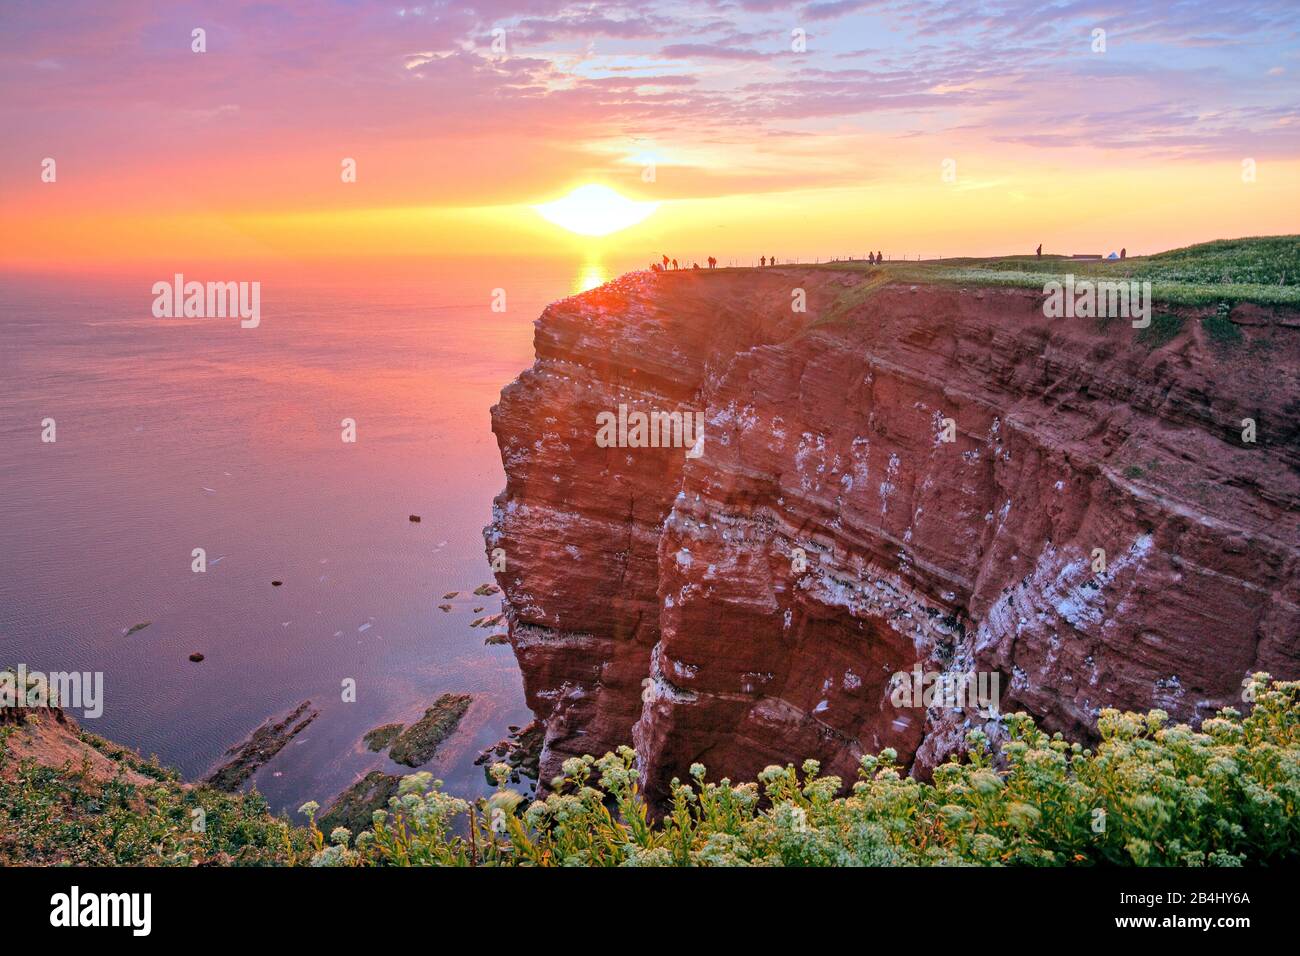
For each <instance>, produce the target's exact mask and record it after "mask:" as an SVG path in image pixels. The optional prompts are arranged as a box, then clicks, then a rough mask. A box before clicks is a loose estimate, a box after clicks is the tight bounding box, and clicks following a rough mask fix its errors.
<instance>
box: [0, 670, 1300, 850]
mask: <svg viewBox="0 0 1300 956" xmlns="http://www.w3.org/2000/svg"><path fill="white" fill-rule="evenodd" d="M1243 696H1244V697H1245V699H1247V700H1253V701H1254V704H1253V706H1252V707H1251V708H1250V713H1249V714H1248V715H1245V716H1243V715H1242V714H1241V713H1240V712H1238V711H1237V710H1235V709H1233V708H1225V709H1224V710H1221V711H1220V712H1219V713H1218V714H1217V715H1216V716H1215V717H1213V718H1211V719H1209V720H1206V721H1205V722H1204V724H1203V725H1202V726H1201V729H1200V730H1199V731H1193V730H1192V729H1191V728H1190V727H1188V726H1187V725H1185V724H1170V723H1169V720H1168V717H1167V715H1166V714H1164V713H1163V712H1162V711H1158V710H1153V711H1151V712H1150V713H1148V714H1145V715H1141V714H1133V713H1123V714H1122V713H1120V712H1118V711H1115V710H1103V711H1102V712H1101V715H1100V719H1099V721H1098V727H1097V729H1098V733H1099V735H1100V738H1101V739H1100V743H1099V744H1098V745H1097V748H1096V750H1095V751H1093V750H1090V749H1086V748H1084V747H1083V746H1081V745H1080V744H1078V743H1070V742H1067V741H1066V740H1064V739H1063V738H1062V736H1061V735H1060V734H1053V735H1048V734H1047V733H1045V732H1043V731H1042V730H1040V729H1038V728H1037V727H1036V726H1035V724H1034V721H1033V720H1032V719H1031V718H1029V717H1028V716H1026V715H1024V714H1013V715H1009V716H1006V717H1004V718H1003V726H1004V729H1005V740H1003V741H1002V742H1001V744H1000V745H999V746H997V747H993V746H992V745H991V742H990V740H989V739H988V738H987V737H986V736H985V735H984V734H983V733H982V732H980V731H972V732H971V733H970V734H968V735H967V738H966V743H967V749H966V752H965V753H964V754H963V755H961V756H960V757H954V758H953V759H952V760H951V761H950V762H949V763H947V764H944V765H943V766H941V767H939V768H937V769H936V771H935V773H934V779H933V781H932V782H930V783H924V782H921V781H918V780H915V779H913V778H910V777H907V776H904V775H903V772H902V768H901V767H900V766H899V765H898V763H897V754H896V753H895V752H894V751H893V750H890V749H886V750H884V751H882V752H881V753H880V754H879V756H867V757H864V758H863V759H862V761H861V767H860V769H859V772H858V779H857V781H856V782H854V783H853V785H852V787H851V788H850V790H849V792H848V793H847V795H842V796H841V795H840V794H842V793H844V785H843V782H842V781H841V780H840V779H839V778H838V777H834V776H822V775H821V774H820V770H821V768H820V767H819V766H818V764H817V762H816V761H813V760H808V761H805V762H804V763H803V765H802V767H800V768H798V769H796V768H795V767H794V766H793V765H787V766H784V767H780V766H771V767H768V768H767V769H765V770H764V771H763V772H762V773H761V774H759V776H758V780H757V781H755V782H748V783H740V784H733V783H732V782H731V781H730V780H727V779H723V780H719V781H717V782H710V781H708V780H707V779H706V776H707V775H706V771H705V768H704V767H702V766H700V765H699V764H695V765H693V766H692V767H691V768H690V777H689V779H688V780H687V781H685V782H682V781H676V780H675V781H673V785H672V789H671V793H670V796H669V800H668V804H667V806H666V807H664V808H663V811H664V812H663V816H662V817H661V818H658V819H656V818H655V817H654V816H652V814H651V813H650V810H649V808H648V807H647V805H646V803H645V801H644V799H643V798H642V795H641V793H640V790H639V786H638V775H637V771H636V769H635V754H634V753H633V752H632V750H630V749H629V748H627V747H622V748H619V750H618V752H617V753H613V754H606V755H605V756H604V757H601V758H600V759H595V758H592V757H583V758H572V759H570V760H567V761H565V762H564V765H563V774H562V776H561V777H558V778H557V779H556V780H554V781H552V792H551V793H550V794H549V795H548V796H547V797H546V799H545V800H537V801H533V802H531V803H529V804H527V805H525V801H524V797H523V796H522V795H521V794H519V793H517V792H515V791H513V790H510V789H509V788H508V787H507V786H506V783H507V780H508V779H509V773H510V768H509V767H508V766H506V765H505V764H496V765H494V766H493V767H492V770H491V773H492V775H493V777H494V779H495V780H496V781H497V790H496V792H495V793H493V794H492V795H491V796H490V797H487V798H485V799H481V800H477V801H473V802H470V801H466V800H461V799H458V798H456V797H452V796H450V795H448V794H446V793H444V792H443V791H442V784H441V782H440V781H437V780H434V779H433V778H432V776H431V775H430V774H428V773H417V774H412V775H410V776H407V777H405V778H403V780H402V783H401V787H400V789H399V790H398V793H397V795H396V796H394V797H393V798H392V799H391V800H390V801H389V804H388V809H387V810H377V811H375V813H374V816H373V823H372V827H371V829H367V830H363V831H362V832H360V833H359V834H356V835H355V839H354V835H353V834H352V833H350V832H349V831H348V830H346V829H344V828H342V827H337V828H335V829H334V830H333V831H332V832H331V833H329V834H328V835H327V834H325V833H322V832H321V831H320V829H319V828H318V827H317V825H316V818H317V812H318V811H319V809H320V808H319V806H318V805H317V804H315V803H308V804H306V805H304V806H303V807H302V812H304V813H305V814H307V817H308V820H309V826H308V827H307V828H306V829H303V828H297V827H292V826H290V825H289V824H288V823H287V822H286V821H284V820H281V819H277V818H274V817H272V816H270V815H269V814H268V813H267V812H266V804H265V802H264V801H263V800H262V798H261V797H259V796H257V795H256V794H250V795H243V796H240V795H234V796H232V795H230V794H225V793H219V792H216V791H213V790H210V789H208V788H205V787H186V786H184V785H183V784H179V783H178V782H176V781H175V780H174V779H171V778H169V779H166V780H160V781H159V782H158V783H157V784H156V785H149V786H139V787H137V786H134V785H132V784H129V783H127V782H126V781H125V780H124V779H121V778H119V779H117V780H112V781H107V782H104V781H96V780H95V779H92V778H91V777H90V776H89V774H88V772H87V771H88V768H86V767H82V768H80V769H76V768H70V767H63V768H49V767H43V766H39V765H37V764H35V763H33V762H31V761H23V762H22V763H20V764H16V765H15V764H13V763H12V762H7V760H8V758H7V757H6V754H5V750H4V742H5V733H7V732H5V733H0V864H15V863H75V864H101V865H130V864H149V865H159V864H164V865H191V864H198V863H218V864H281V865H300V864H310V865H314V866H895V865H981V866H993V865H1016V866H1094V865H1121V866H1132V865H1141V866H1200V865H1213V866H1235V865H1240V864H1278V863H1294V862H1296V861H1297V858H1300V822H1298V820H1297V812H1296V811H1297V807H1298V805H1300V682H1297V681H1291V682H1270V680H1269V677H1268V675H1267V674H1256V675H1254V677H1253V678H1252V679H1251V680H1250V681H1249V682H1248V685H1247V687H1246V689H1245V694H1244V695H1243ZM1001 736H1002V735H999V737H1001ZM107 746H110V747H111V746H112V745H107ZM124 754H126V755H127V756H126V757H125V760H126V761H127V764H128V765H130V766H131V769H134V768H135V765H134V764H131V761H132V760H134V761H135V762H136V763H142V762H140V761H139V758H134V757H133V756H132V755H130V752H129V751H126V752H124ZM197 807H201V808H203V810H204V811H205V813H206V824H207V827H206V830H207V832H206V833H194V832H192V831H191V821H192V819H193V817H192V814H191V810H193V809H194V808H197Z"/></svg>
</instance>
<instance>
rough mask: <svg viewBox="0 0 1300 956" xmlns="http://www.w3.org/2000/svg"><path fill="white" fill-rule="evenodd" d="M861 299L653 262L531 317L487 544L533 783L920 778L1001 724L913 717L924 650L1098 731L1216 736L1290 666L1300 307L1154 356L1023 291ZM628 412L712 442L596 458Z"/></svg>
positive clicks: (754, 274) (831, 285) (1183, 341)
mask: <svg viewBox="0 0 1300 956" xmlns="http://www.w3.org/2000/svg"><path fill="white" fill-rule="evenodd" d="M867 281H868V280H867V279H866V278H865V277H864V276H863V275H862V274H854V273H845V272H834V271H830V270H824V269H823V270H818V269H799V268H794V267H792V268H780V269H768V270H762V271H730V270H728V271H725V272H715V273H708V272H690V273H679V274H662V275H660V274H652V273H636V274H632V275H628V276H625V277H623V278H621V279H619V280H617V281H616V282H614V283H611V284H609V285H607V286H604V287H601V288H599V289H596V290H593V291H591V292H588V293H586V294H584V295H581V296H577V297H574V298H570V299H566V300H563V301H561V302H558V303H556V304H554V305H552V306H550V307H549V308H548V309H547V310H546V311H545V313H544V314H543V315H542V317H541V319H540V320H539V321H538V322H537V333H536V352H537V361H536V363H535V364H534V366H533V368H532V369H530V370H528V371H526V372H524V373H523V374H522V375H521V376H520V377H519V379H518V380H517V381H515V382H513V383H512V384H511V385H509V386H508V387H507V388H506V389H505V390H504V391H503V393H502V397H501V402H500V404H499V405H497V406H496V407H495V408H494V409H493V430H494V432H495V433H496V435H497V439H498V442H499V444H500V447H501V454H502V459H503V462H504V465H505V470H506V475H507V484H506V488H505V490H504V491H503V492H502V493H501V495H499V496H498V498H497V500H496V502H495V507H494V520H493V523H492V525H491V526H490V527H489V528H488V529H487V542H488V549H489V551H491V550H492V549H495V548H502V549H504V552H505V555H506V569H505V571H503V572H499V573H498V574H497V580H498V582H499V583H500V585H501V586H502V588H503V589H504V591H505V594H506V597H507V599H508V608H509V618H510V622H511V635H510V636H511V642H512V644H513V646H514V648H515V652H516V655H517V657H518V659H519V663H520V667H521V668H522V671H523V674H524V681H525V688H526V692H527V695H528V702H529V705H530V706H531V707H532V708H533V709H534V710H535V711H536V713H537V714H538V716H539V717H540V718H541V719H542V720H543V721H544V722H545V725H546V744H545V750H544V753H543V757H542V764H541V771H542V779H543V781H546V780H549V779H550V777H551V776H552V775H553V774H554V773H556V772H557V770H558V766H559V763H560V761H561V760H563V759H564V758H565V757H567V756H571V755H577V754H582V753H595V754H599V753H603V752H604V751H605V750H607V749H611V748H613V747H615V746H617V745H618V744H621V743H627V742H629V741H632V742H634V744H635V746H636V748H637V751H638V754H639V757H640V762H641V767H642V772H643V775H644V779H645V780H646V782H647V784H648V786H649V790H650V792H651V794H655V793H661V792H662V788H663V786H664V784H665V782H666V781H667V780H668V779H670V778H671V777H672V776H682V777H684V776H685V774H686V769H687V767H688V766H689V764H690V763H692V762H693V761H700V762H702V763H704V764H706V765H707V766H708V767H709V770H710V774H711V776H712V775H717V776H721V775H723V774H729V775H731V776H732V777H733V778H750V777H752V775H753V774H755V773H756V772H757V771H758V770H760V769H761V768H762V767H763V766H765V765H767V764H769V763H785V762H787V761H792V760H793V761H798V760H801V759H802V758H804V757H809V756H811V757H817V758H819V759H820V760H821V761H822V766H823V768H824V772H832V773H839V774H841V775H843V776H844V777H845V779H846V780H851V779H853V776H854V772H855V765H856V762H857V759H858V758H859V757H860V756H861V755H862V754H863V753H868V752H871V753H874V752H877V751H878V750H879V749H881V748H883V747H886V746H892V747H894V748H896V749H897V750H898V752H899V754H900V757H901V759H903V760H904V761H905V762H914V763H915V764H916V765H917V766H918V767H919V768H920V769H923V770H924V769H925V768H928V767H930V766H932V765H933V764H934V763H935V762H937V761H939V760H942V759H943V758H944V757H945V756H946V755H947V753H949V752H950V751H951V750H952V749H953V748H954V747H955V746H957V745H958V744H959V743H960V741H961V738H962V736H963V735H964V733H965V729H966V728H967V727H970V726H974V725H976V724H979V725H982V726H986V729H988V730H990V732H992V733H993V734H994V735H996V724H995V722H986V721H985V719H984V718H983V717H981V716H980V715H979V714H977V713H976V712H975V711H974V710H972V709H964V710H953V709H943V708H939V707H932V708H929V709H923V708H900V707H896V706H895V705H894V704H893V703H892V702H891V700H890V688H889V681H890V676H891V675H892V674H893V673H894V672H897V671H906V670H910V669H911V668H912V667H913V665H914V664H916V663H917V662H918V661H919V662H922V666H923V668H924V669H926V670H952V671H996V672H997V673H998V674H999V676H1000V679H1001V710H1002V711H1003V712H1004V713H1005V712H1011V711H1015V710H1025V711H1028V712H1030V713H1032V714H1034V715H1035V716H1037V717H1039V718H1040V719H1041V721H1042V722H1043V724H1044V725H1045V726H1046V727H1048V728H1049V729H1052V730H1062V731H1066V732H1069V733H1072V734H1079V735H1086V734H1087V733H1088V732H1089V731H1090V729H1091V727H1092V726H1093V724H1094V722H1095V718H1096V714H1097V712H1098V710H1099V709H1100V708H1102V707H1106V706H1116V707H1122V708H1132V709H1145V708H1149V707H1161V708H1163V709H1165V710H1167V711H1169V712H1170V713H1171V714H1172V715H1174V716H1175V717H1176V718H1179V719H1184V720H1197V719H1199V718H1200V717H1201V716H1203V715H1206V714H1208V713H1210V712H1211V711H1212V710H1213V709H1214V708H1217V707H1219V706H1223V705H1225V704H1230V703H1233V702H1236V701H1239V700H1240V684H1241V680H1242V677H1243V676H1244V675H1246V674H1248V673H1250V672H1252V671H1256V670H1268V671H1271V672H1272V673H1273V674H1274V675H1275V676H1285V677H1295V676H1296V675H1297V674H1300V583H1297V577H1298V576H1297V568H1298V567H1300V561H1298V560H1297V555H1298V551H1300V518H1298V515H1300V508H1297V503H1298V502H1300V328H1298V327H1297V326H1298V324H1300V323H1297V321H1296V318H1295V316H1294V315H1293V314H1291V315H1276V314H1272V313H1270V312H1267V311H1265V310H1260V309H1239V310H1238V313H1239V314H1236V315H1234V319H1235V320H1239V321H1241V322H1242V323H1243V325H1242V330H1243V332H1244V333H1245V341H1244V342H1243V343H1242V344H1241V345H1240V346H1237V347H1235V348H1234V349H1231V350H1223V349H1218V348H1216V347H1215V346H1214V345H1213V343H1211V342H1209V341H1208V340H1207V339H1206V337H1205V335H1204V332H1203V330H1202V329H1201V326H1200V325H1199V323H1197V322H1196V321H1192V319H1194V318H1195V317H1196V315H1198V314H1199V313H1196V312H1194V311H1188V310H1184V314H1185V315H1186V316H1187V317H1188V318H1189V321H1187V322H1185V324H1184V330H1183V331H1182V332H1181V333H1180V334H1179V335H1178V336H1177V337H1176V338H1174V339H1173V340H1172V341H1171V342H1169V343H1168V344H1166V345H1164V346H1162V347H1159V348H1155V349H1151V348H1149V347H1148V346H1146V345H1144V344H1142V343H1140V342H1138V341H1136V340H1135V333H1134V331H1133V329H1132V328H1131V327H1129V325H1128V323H1127V322H1125V321H1123V320H1117V321H1115V322H1114V323H1111V324H1110V325H1108V326H1104V327H1103V326H1102V325H1100V324H1099V323H1098V322H1097V321H1096V320H1092V319H1046V318H1044V317H1043V314H1042V309H1041V304H1040V303H1041V300H1042V297H1041V296H1039V295H1037V294H1035V293H1034V292H1033V291H1025V290H1010V289H987V288H986V289H975V288H971V289H959V288H955V287H954V288H948V287H940V286H922V287H919V288H918V287H916V286H908V285H888V286H885V287H884V288H881V289H879V290H874V291H872V292H871V293H870V294H868V289H867V287H866V285H865V283H866V282H867ZM795 288H802V289H803V290H805V293H806V296H807V303H808V311H807V313H806V314H799V313H795V312H793V311H792V310H791V292H792V289H795ZM837 302H838V305H837V312H836V316H835V320H834V321H827V320H826V316H827V315H828V314H829V313H830V312H831V307H832V305H833V304H836V303H837ZM846 303H850V305H849V307H848V308H847V309H846V308H845V304H846ZM851 303H856V304H851ZM620 404H625V405H627V406H628V408H629V409H633V410H635V409H641V410H645V411H651V410H663V411H672V410H687V409H690V410H700V411H703V412H704V413H705V421H706V426H705V433H706V440H705V445H704V450H703V454H702V455H701V456H700V457H697V458H688V457H687V456H686V455H685V454H684V452H683V450H682V449H680V448H629V447H622V448H619V447H613V448H604V447H600V446H598V444H597V442H596V431H597V427H596V421H597V416H598V415H600V413H602V412H612V411H616V410H617V409H618V406H619V405H620ZM945 418H951V419H953V420H955V423H956V431H957V433H956V441H955V442H952V443H949V442H944V441H941V440H940V432H941V429H942V420H943V419H945ZM1243 418H1253V419H1255V420H1256V422H1257V423H1258V428H1259V437H1258V441H1257V442H1256V443H1255V444H1243V443H1242V441H1241V420H1242V419H1243ZM1095 548H1102V549H1104V550H1105V553H1106V556H1107V565H1106V569H1105V571H1104V572H1101V573H1094V571H1093V569H1092V556H1093V550H1094V549H1095ZM794 549H801V550H802V551H803V552H804V553H805V554H806V555H807V563H806V568H805V569H803V570H798V562H797V561H795V562H792V557H791V556H792V554H797V552H795V550H794Z"/></svg>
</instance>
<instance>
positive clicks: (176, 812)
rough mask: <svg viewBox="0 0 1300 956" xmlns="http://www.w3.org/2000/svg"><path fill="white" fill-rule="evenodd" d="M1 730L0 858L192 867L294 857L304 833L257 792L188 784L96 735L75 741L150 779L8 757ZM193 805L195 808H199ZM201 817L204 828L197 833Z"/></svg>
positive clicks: (299, 855) (302, 848) (8, 862)
mask: <svg viewBox="0 0 1300 956" xmlns="http://www.w3.org/2000/svg"><path fill="white" fill-rule="evenodd" d="M13 732H14V731H13V728H5V730H4V731H3V732H0V865H4V866H13V865H20V864H21V865H33V864H34V865H54V864H70V865H75V866H137V865H138V866H191V865H199V864H219V865H227V866H230V865H234V866H238V865H250V864H251V865H257V864H293V863H296V862H298V861H299V860H300V859H306V858H307V856H308V851H309V849H310V847H309V845H308V835H307V834H306V833H305V832H304V831H303V830H302V829H301V828H294V827H292V826H291V825H290V824H289V823H288V822H287V821H285V820H280V819H276V818H275V817H272V816H271V815H270V814H269V813H268V812H267V805H266V801H265V800H263V799H262V797H261V796H260V795H258V794H257V793H252V794H228V793H222V792H220V791H217V790H212V789H209V788H208V787H202V786H194V787H189V786H186V785H184V784H182V783H180V782H179V780H178V778H177V777H176V774H175V772H174V771H171V770H167V769H165V768H161V767H158V766H157V765H156V764H152V763H146V762H145V761H143V760H140V758H139V757H138V756H136V755H135V754H132V753H131V752H130V751H127V750H124V749H123V748H120V747H117V746H116V745H114V744H111V743H109V742H108V741H105V740H103V739H102V738H98V737H94V736H93V735H91V734H83V735H82V739H83V740H85V741H86V742H87V743H91V744H92V745H93V746H94V747H95V749H97V750H99V751H100V752H101V753H104V754H105V755H106V756H109V757H110V758H111V759H114V760H116V761H118V763H119V765H120V766H121V767H122V768H123V770H124V771H125V770H131V771H134V772H136V773H142V774H144V775H146V776H149V777H152V778H154V781H155V782H152V783H151V784H150V785H147V786H146V785H142V784H141V785H137V784H135V783H131V782H129V778H128V777H127V775H126V774H125V773H122V774H119V775H118V776H117V777H116V778H113V779H107V780H105V779H103V778H102V777H100V776H96V775H92V773H91V768H90V765H89V761H88V760H87V761H86V762H84V763H83V764H82V765H81V766H79V767H74V766H66V765H65V766H64V767H48V766H43V765H41V764H38V763H36V762H35V761H33V760H30V759H25V760H22V761H15V760H14V759H13V757H12V756H11V755H10V754H9V752H8V750H7V748H6V746H5V742H6V740H7V737H8V735H9V734H10V733H13ZM195 810H200V811H202V814H201V815H196V814H195V813H194V811H195ZM196 820H202V824H203V830H204V832H194V830H195V822H196Z"/></svg>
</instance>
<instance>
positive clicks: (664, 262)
mask: <svg viewBox="0 0 1300 956" xmlns="http://www.w3.org/2000/svg"><path fill="white" fill-rule="evenodd" d="M1039 248H1040V249H1041V246H1040V247H1039ZM704 261H705V262H707V263H708V267H709V268H710V269H716V268H717V267H718V259H717V257H716V256H709V257H708V258H707V259H705V260H704ZM832 261H836V262H838V261H839V260H838V259H835V260H832ZM846 261H847V260H846ZM867 261H868V262H869V263H871V264H872V265H881V264H882V263H884V261H885V254H884V253H883V252H879V251H877V252H869V253H867ZM776 264H777V262H776V256H759V257H758V265H759V268H763V269H766V268H767V267H768V266H774V265H776ZM682 268H683V267H682V266H680V265H678V264H677V260H676V259H671V258H669V257H668V256H666V255H664V256H661V257H660V261H659V262H652V263H650V269H651V271H653V272H678V271H681V269H682ZM691 268H692V269H698V268H700V264H699V263H698V262H693V263H691Z"/></svg>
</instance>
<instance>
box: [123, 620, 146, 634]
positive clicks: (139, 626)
mask: <svg viewBox="0 0 1300 956" xmlns="http://www.w3.org/2000/svg"><path fill="white" fill-rule="evenodd" d="M152 623H153V621H141V622H140V623H139V624H132V625H131V626H130V627H128V628H127V629H126V630H125V631H123V632H122V633H123V634H125V635H126V636H127V637H130V636H131V635H132V634H134V633H135V632H136V631H143V630H144V629H145V628H146V627H148V626H149V625H150V624H152Z"/></svg>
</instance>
